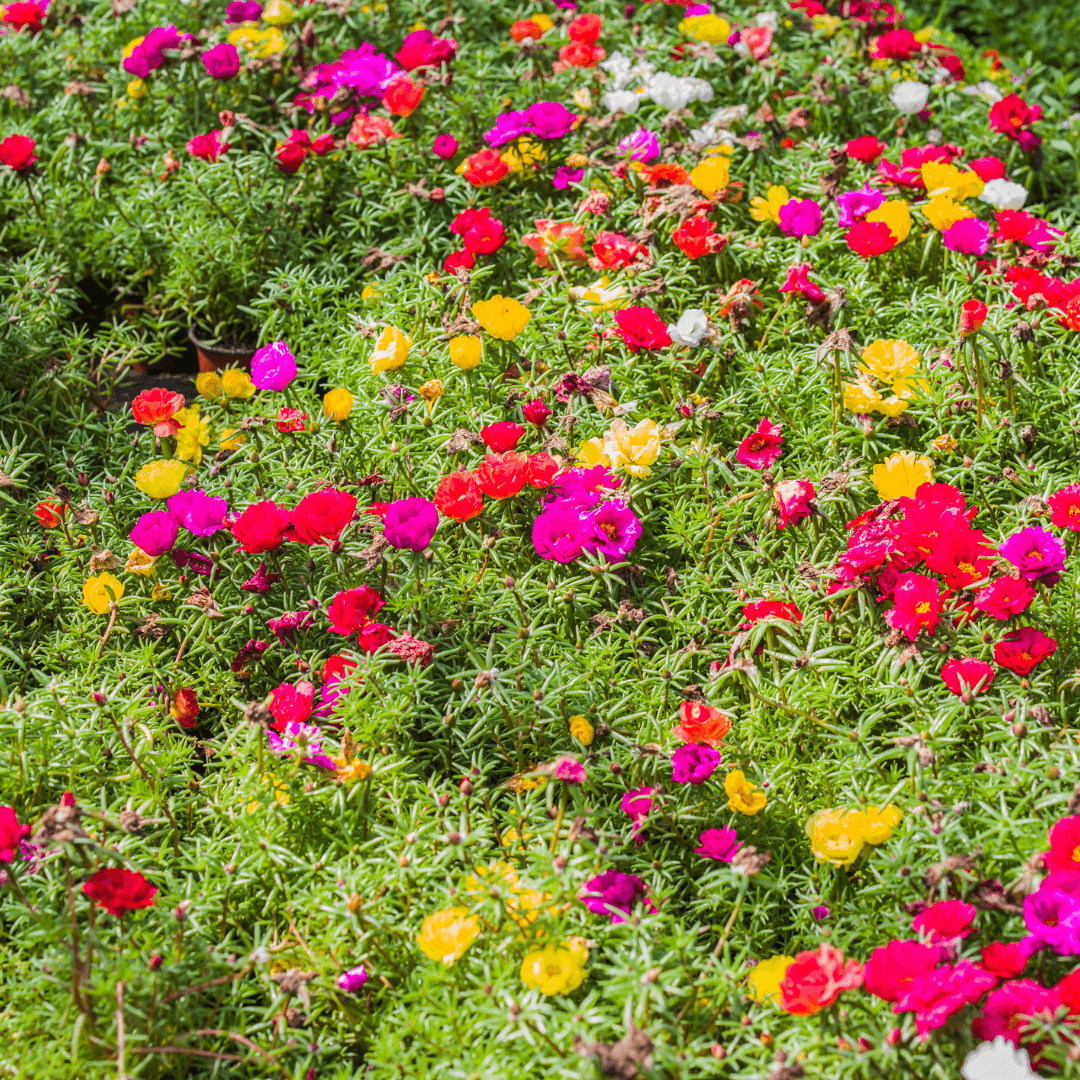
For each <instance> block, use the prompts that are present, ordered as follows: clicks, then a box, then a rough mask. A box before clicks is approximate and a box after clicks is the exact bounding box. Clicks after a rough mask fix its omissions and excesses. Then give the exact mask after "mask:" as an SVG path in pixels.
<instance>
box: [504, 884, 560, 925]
mask: <svg viewBox="0 0 1080 1080" xmlns="http://www.w3.org/2000/svg"><path fill="white" fill-rule="evenodd" d="M550 903H551V894H550V893H546V892H540V890H539V889H522V890H521V891H520V892H516V893H514V894H513V895H511V896H509V897H507V899H506V910H507V914H509V916H510V918H511V919H512V920H513V922H515V923H516V924H517V925H518V926H519V927H520V928H521V929H522V930H525V929H527V928H528V927H530V926H531V925H532V924H533V923H534V922H536V920H537V919H539V918H540V914H541V912H542V911H543V908H544V905H545V904H550ZM558 913H559V909H558V908H557V907H549V908H548V914H549V915H552V916H554V915H557V914H558Z"/></svg>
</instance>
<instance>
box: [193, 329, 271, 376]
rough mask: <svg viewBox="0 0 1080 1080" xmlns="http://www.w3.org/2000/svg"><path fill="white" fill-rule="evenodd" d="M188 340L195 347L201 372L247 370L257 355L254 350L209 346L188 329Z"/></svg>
mask: <svg viewBox="0 0 1080 1080" xmlns="http://www.w3.org/2000/svg"><path fill="white" fill-rule="evenodd" d="M188 340H189V341H190V342H191V344H192V345H194V346H195V353H196V355H197V356H198V357H199V370H200V371H223V370H224V369H225V368H246V367H247V366H248V364H250V363H251V358H252V357H253V356H254V355H255V351H256V350H255V349H254V348H250V349H248V348H239V349H229V348H226V347H224V346H222V345H208V344H206V343H205V342H203V341H200V340H199V339H198V338H197V337H196V336H195V332H194V331H193V330H192V329H191V328H190V327H189V328H188Z"/></svg>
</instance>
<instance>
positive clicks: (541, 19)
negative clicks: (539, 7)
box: [529, 11, 555, 34]
mask: <svg viewBox="0 0 1080 1080" xmlns="http://www.w3.org/2000/svg"><path fill="white" fill-rule="evenodd" d="M529 21H530V22H534V23H536V25H537V26H539V27H540V29H541V30H542V31H543V32H544V33H545V34H546V33H547V32H548V31H549V30H550V29H551V28H552V27H553V26H554V25H555V24H554V23H553V22H552V21H551V16H550V15H545V14H544V13H543V12H542V11H538V12H537V13H536V14H535V15H530V16H529Z"/></svg>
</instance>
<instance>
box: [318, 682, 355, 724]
mask: <svg viewBox="0 0 1080 1080" xmlns="http://www.w3.org/2000/svg"><path fill="white" fill-rule="evenodd" d="M351 689H352V688H351V687H350V686H347V685H345V683H344V681H343V680H342V678H341V676H340V675H331V676H330V678H329V679H327V680H326V682H324V683H323V687H322V691H321V696H322V704H321V705H320V706H319V707H318V708H317V709H316V710H315V715H316V716H317V717H319V719H320V720H325V719H327V718H328V717H331V716H333V715H334V710H335V709H336V708H337V706H338V702H339V701H340V700H341V699H342V698H343V697H345V695H346V694H348V693H349V692H350V690H351Z"/></svg>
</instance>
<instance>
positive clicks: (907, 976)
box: [863, 941, 941, 1001]
mask: <svg viewBox="0 0 1080 1080" xmlns="http://www.w3.org/2000/svg"><path fill="white" fill-rule="evenodd" d="M940 960H941V949H940V948H938V946H936V945H926V944H924V943H923V942H921V941H890V942H889V944H888V945H883V946H882V947H881V948H880V949H875V950H874V951H873V952H872V953H871V954H870V959H869V960H867V961H866V963H865V964H864V965H863V986H864V987H865V988H866V989H867V990H869V991H870V993H871V994H873V995H874V996H875V997H879V998H881V999H882V1000H883V1001H898V1000H899V998H900V996H901V995H902V994H903V993H905V992H906V991H907V990H908V989H910V987H911V983H912V981H913V980H915V979H917V978H918V977H919V976H921V975H925V974H927V972H930V971H933V970H934V968H936V967H937V965H938V962H939V961H940Z"/></svg>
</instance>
